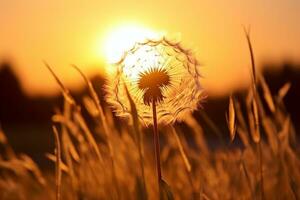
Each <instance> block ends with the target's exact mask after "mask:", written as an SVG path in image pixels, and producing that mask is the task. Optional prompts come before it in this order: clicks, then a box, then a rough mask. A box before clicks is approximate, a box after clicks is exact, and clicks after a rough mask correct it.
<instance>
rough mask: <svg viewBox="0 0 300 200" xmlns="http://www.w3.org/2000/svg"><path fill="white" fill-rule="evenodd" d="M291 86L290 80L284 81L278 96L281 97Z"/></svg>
mask: <svg viewBox="0 0 300 200" xmlns="http://www.w3.org/2000/svg"><path fill="white" fill-rule="evenodd" d="M290 88H291V82H287V83H285V84H284V85H283V86H282V87H281V88H280V90H279V92H278V97H279V98H280V99H283V98H284V97H285V96H286V94H287V93H288V91H289V90H290Z"/></svg>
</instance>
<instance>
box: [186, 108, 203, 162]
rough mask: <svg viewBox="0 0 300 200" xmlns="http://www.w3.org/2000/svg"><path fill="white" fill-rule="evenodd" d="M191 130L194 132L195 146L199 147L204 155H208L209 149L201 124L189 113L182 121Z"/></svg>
mask: <svg viewBox="0 0 300 200" xmlns="http://www.w3.org/2000/svg"><path fill="white" fill-rule="evenodd" d="M184 122H185V123H186V124H187V125H188V126H189V127H190V128H191V129H192V131H193V133H194V134H195V136H194V138H195V142H196V144H197V146H198V147H199V148H200V150H201V153H202V154H204V155H205V156H208V155H209V150H208V147H207V144H206V140H205V138H204V131H203V128H202V127H201V125H200V124H199V123H198V122H197V120H196V119H195V118H194V117H193V116H192V115H191V114H190V115H187V116H186V119H185V121H184Z"/></svg>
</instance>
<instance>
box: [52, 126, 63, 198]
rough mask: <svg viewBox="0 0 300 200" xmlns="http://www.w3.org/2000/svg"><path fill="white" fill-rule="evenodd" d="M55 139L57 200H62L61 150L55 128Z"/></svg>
mask: <svg viewBox="0 0 300 200" xmlns="http://www.w3.org/2000/svg"><path fill="white" fill-rule="evenodd" d="M52 129H53V133H54V139H55V155H56V162H55V163H56V165H55V177H56V178H55V183H56V200H60V199H61V168H60V163H61V149H60V140H59V135H58V131H57V129H56V127H55V126H53V127H52Z"/></svg>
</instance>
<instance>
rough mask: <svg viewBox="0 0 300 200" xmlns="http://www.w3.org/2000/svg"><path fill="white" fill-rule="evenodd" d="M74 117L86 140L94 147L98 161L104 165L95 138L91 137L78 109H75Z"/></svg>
mask: <svg viewBox="0 0 300 200" xmlns="http://www.w3.org/2000/svg"><path fill="white" fill-rule="evenodd" d="M74 118H75V120H76V122H77V123H78V124H79V126H80V127H81V129H82V130H83V132H84V133H85V135H86V137H87V140H88V141H89V144H91V145H92V147H93V148H94V150H95V152H96V154H97V157H98V158H99V160H100V162H101V163H102V165H103V166H104V161H103V156H102V154H101V152H100V149H99V147H98V145H97V142H96V140H95V138H94V137H93V134H92V133H91V131H90V129H89V128H88V126H87V124H86V123H85V121H84V119H83V117H82V115H81V113H80V112H79V111H75V113H74Z"/></svg>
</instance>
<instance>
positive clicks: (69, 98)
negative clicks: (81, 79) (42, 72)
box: [44, 62, 75, 105]
mask: <svg viewBox="0 0 300 200" xmlns="http://www.w3.org/2000/svg"><path fill="white" fill-rule="evenodd" d="M44 64H45V66H46V67H47V68H48V70H49V71H50V72H51V74H52V76H53V77H54V78H55V81H56V82H57V83H58V85H59V87H60V89H61V92H62V94H63V96H64V98H65V99H66V100H67V101H68V102H69V103H70V104H71V105H75V101H74V99H73V97H72V96H71V94H70V91H69V90H68V89H67V88H66V87H65V86H64V84H63V83H62V82H61V81H60V80H59V78H58V76H57V75H56V74H55V73H54V71H53V70H52V68H51V67H50V65H49V64H48V63H47V62H44Z"/></svg>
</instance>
